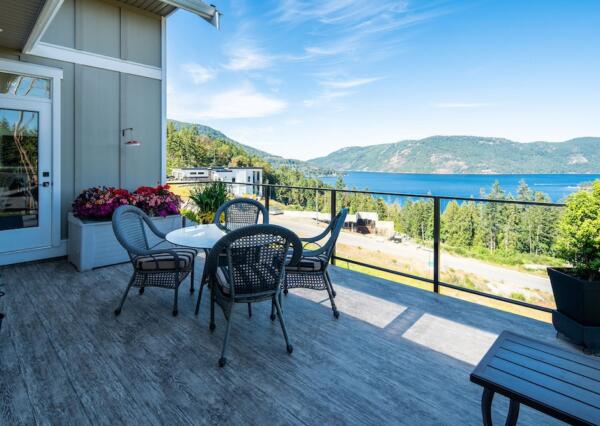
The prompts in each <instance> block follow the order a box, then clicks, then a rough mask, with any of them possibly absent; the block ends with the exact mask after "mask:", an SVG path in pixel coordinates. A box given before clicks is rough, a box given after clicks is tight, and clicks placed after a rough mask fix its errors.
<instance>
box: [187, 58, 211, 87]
mask: <svg viewBox="0 0 600 426" xmlns="http://www.w3.org/2000/svg"><path fill="white" fill-rule="evenodd" d="M183 70H184V71H185V72H187V73H188V74H190V75H191V77H192V81H193V82H194V83H195V84H202V83H206V82H207V81H210V80H212V79H214V78H215V77H216V75H217V73H216V71H214V70H212V69H209V68H206V67H203V66H202V65H199V64H194V63H190V64H184V65H183Z"/></svg>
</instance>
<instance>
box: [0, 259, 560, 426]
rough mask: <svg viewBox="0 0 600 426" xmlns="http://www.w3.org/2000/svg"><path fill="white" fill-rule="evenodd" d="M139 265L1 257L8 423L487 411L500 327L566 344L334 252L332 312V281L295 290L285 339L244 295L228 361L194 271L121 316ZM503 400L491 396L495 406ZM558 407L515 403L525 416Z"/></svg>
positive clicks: (263, 307)
mask: <svg viewBox="0 0 600 426" xmlns="http://www.w3.org/2000/svg"><path fill="white" fill-rule="evenodd" d="M201 268H202V258H201V257H200V258H199V262H198V272H199V271H200V270H201ZM130 272H131V268H130V266H129V265H127V264H126V265H117V266H112V267H107V268H101V269H98V270H95V271H90V272H84V273H78V272H76V271H75V269H74V268H73V267H72V266H71V265H70V264H68V263H67V262H66V260H55V261H49V262H39V263H29V264H22V265H13V266H9V267H4V268H2V271H1V273H2V280H3V282H4V283H5V284H6V286H5V290H6V293H7V295H6V297H4V298H3V299H2V300H1V301H0V303H2V306H0V310H2V311H4V312H5V313H6V314H7V317H6V319H5V321H4V324H3V326H2V330H1V331H0V424H6V425H13V424H61V425H62V424H77V425H82V424H107V425H108V424H151V425H153V424H169V425H174V424H261V425H264V424H334V425H335V424H340V425H341V424H372V425H380V424H398V425H404V424H405V425H417V424H418V425H429V424H431V425H434V424H435V425H438V424H448V425H478V424H481V416H480V396H481V389H480V388H479V387H478V386H476V385H473V384H471V383H470V382H469V373H470V372H471V371H472V369H473V368H474V365H475V364H476V363H477V362H478V360H479V359H480V358H481V356H482V355H483V354H484V353H485V351H486V350H487V348H488V347H489V346H490V345H491V343H492V342H493V340H494V338H495V336H497V335H498V334H499V333H500V332H501V331H502V330H505V329H506V330H511V331H514V332H516V333H521V334H525V335H528V336H532V337H536V338H539V339H543V340H547V341H552V342H555V343H557V344H559V345H562V346H565V347H568V345H566V344H565V343H564V342H562V341H559V340H556V338H555V334H554V331H553V329H552V327H551V326H550V325H548V324H545V323H541V322H538V321H535V320H531V319H528V318H524V317H520V316H516V315H511V314H508V313H504V312H500V311H496V310H493V309H489V308H486V307H483V306H479V305H475V304H471V303H468V302H464V301H461V300H457V299H453V298H449V297H445V296H440V295H435V294H432V293H429V292H425V291H421V290H418V289H415V288H412V287H407V286H403V285H399V284H395V283H391V282H388V281H385V280H381V279H376V278H372V277H368V276H366V275H362V274H359V273H357V272H352V271H347V270H343V269H338V268H335V267H333V268H332V278H333V281H334V285H335V286H336V290H337V292H338V296H337V298H336V301H337V303H338V306H339V308H340V311H341V317H340V319H339V320H335V319H334V318H333V316H332V315H331V310H330V309H329V302H328V300H327V295H326V293H325V292H310V291H302V290H296V291H294V292H293V293H291V294H290V295H289V296H288V297H286V298H285V302H284V303H285V305H284V306H285V313H286V321H287V325H288V330H289V332H290V335H291V338H292V343H293V345H294V353H293V354H292V355H288V354H287V353H286V351H285V343H284V340H283V336H282V334H281V330H280V329H279V325H278V324H277V323H272V322H271V321H270V320H269V318H268V317H269V314H270V306H269V305H268V304H266V303H264V304H258V305H255V307H254V315H253V317H252V318H251V319H249V318H248V317H247V313H246V309H245V307H244V306H243V305H240V306H239V307H238V309H237V312H235V313H234V324H233V328H232V333H231V336H230V338H231V340H230V353H229V357H228V358H229V363H228V365H227V366H226V367H225V368H224V369H220V368H218V366H217V360H218V358H219V354H220V350H221V344H222V338H223V333H224V325H225V322H224V318H223V316H222V315H221V313H220V311H217V315H216V318H217V329H216V330H215V332H214V333H213V334H211V333H210V332H209V330H208V303H207V301H208V300H207V299H208V298H205V300H204V301H203V305H202V308H201V312H200V316H199V317H195V316H194V314H193V309H194V303H195V295H194V296H190V295H189V293H188V292H187V288H188V284H187V283H184V284H183V286H184V287H182V291H181V295H180V307H179V316H178V317H176V318H174V317H172V316H171V302H172V292H170V291H167V290H162V289H147V290H146V293H145V294H144V295H139V294H138V293H137V292H136V291H132V292H131V293H130V295H129V298H128V300H127V301H126V303H125V306H124V308H123V313H122V314H121V316H119V317H117V318H115V317H114V316H113V314H112V312H113V310H114V308H115V307H116V305H117V304H118V301H119V298H120V296H121V294H122V292H123V290H124V288H125V286H126V284H127V280H128V278H129V275H130ZM198 276H199V274H198ZM506 409H507V404H506V401H504V400H503V398H501V397H497V401H495V413H494V414H495V416H496V419H497V421H502V422H503V416H504V414H505V413H506ZM554 423H555V422H554V421H553V420H551V419H549V418H547V417H546V416H544V415H542V414H539V413H536V412H534V411H533V410H530V409H528V408H526V407H524V408H523V409H522V413H521V416H520V424H532V425H541V424H554Z"/></svg>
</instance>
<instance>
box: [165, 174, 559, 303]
mask: <svg viewBox="0 0 600 426" xmlns="http://www.w3.org/2000/svg"><path fill="white" fill-rule="evenodd" d="M208 183H210V182H207V181H173V182H169V184H170V185H202V184H208ZM225 183H226V184H228V185H246V186H254V187H263V198H264V204H265V208H266V209H267V211H269V200H270V198H271V191H272V189H276V188H281V189H299V190H312V191H329V193H330V195H331V199H330V211H331V212H330V213H331V220H333V218H334V217H335V215H336V214H337V194H338V192H344V193H351V194H367V195H379V196H389V197H405V198H425V199H430V200H433V278H427V277H421V276H419V275H412V274H408V273H405V272H400V271H396V270H393V269H389V268H384V267H381V266H377V265H372V264H369V263H364V262H360V261H358V260H353V259H347V258H345V257H340V256H337V255H336V253H335V247H334V249H333V256H332V257H331V263H332V264H333V265H335V263H336V260H339V261H342V262H346V263H347V264H354V265H358V266H363V267H366V268H370V269H374V270H377V271H381V272H386V273H389V274H393V275H398V276H402V277H406V278H410V279H414V280H417V281H421V282H425V283H429V284H432V287H433V292H435V293H439V292H440V287H444V288H449V289H452V290H458V291H462V292H465V293H470V294H474V295H477V296H481V297H485V298H489V299H493V300H498V301H501V302H506V303H510V304H513V305H518V306H522V307H525V308H530V309H535V310H538V311H542V312H548V313H552V312H553V309H550V308H547V307H545V306H540V305H535V304H532V303H528V302H523V301H520V300H516V299H511V298H508V297H504V296H498V295H495V294H492V293H486V292H482V291H479V290H474V289H470V288H467V287H461V286H459V285H456V284H450V283H446V282H443V281H441V280H440V275H439V272H440V252H441V206H442V200H444V201H471V202H475V203H499V204H517V205H523V206H540V207H564V206H565V204H562V203H546V202H540V201H522V200H497V199H489V198H474V197H452V196H447V195H431V194H410V193H403V192H378V191H363V190H358V189H337V188H330V187H325V188H316V187H306V186H291V185H278V184H271V183H262V184H256V183H246V182H225Z"/></svg>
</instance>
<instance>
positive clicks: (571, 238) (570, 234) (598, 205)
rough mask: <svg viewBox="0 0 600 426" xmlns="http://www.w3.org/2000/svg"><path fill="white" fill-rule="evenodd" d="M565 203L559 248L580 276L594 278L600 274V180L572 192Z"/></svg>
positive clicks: (561, 220) (560, 226)
mask: <svg viewBox="0 0 600 426" xmlns="http://www.w3.org/2000/svg"><path fill="white" fill-rule="evenodd" d="M566 204H567V206H566V208H565V211H564V213H563V215H562V217H561V218H560V222H559V225H558V232H559V233H558V239H557V241H556V249H557V251H558V253H559V254H560V256H561V257H562V258H564V259H565V260H566V261H568V262H569V263H570V264H571V265H572V266H573V268H575V272H576V273H577V274H578V275H579V276H581V277H584V278H587V279H589V280H590V281H592V280H595V279H597V278H599V277H600V274H599V269H600V180H596V181H594V183H593V184H592V186H591V188H590V189H589V190H588V189H586V190H581V191H578V192H576V193H574V194H572V195H570V196H569V197H568V198H567V202H566Z"/></svg>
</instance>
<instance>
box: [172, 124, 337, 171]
mask: <svg viewBox="0 0 600 426" xmlns="http://www.w3.org/2000/svg"><path fill="white" fill-rule="evenodd" d="M169 127H170V129H171V133H173V130H174V131H181V130H184V129H192V132H193V133H194V134H195V135H198V136H206V137H207V138H205V139H203V141H204V142H206V141H216V142H217V143H218V144H219V145H223V144H227V145H228V146H231V147H235V148H238V149H240V150H241V151H243V152H244V153H245V154H246V155H247V156H249V157H254V158H259V159H261V160H263V161H265V162H268V163H269V164H271V165H272V166H273V167H275V168H278V167H287V168H290V169H297V170H300V171H302V172H304V173H305V174H309V175H311V176H315V175H323V174H329V173H331V170H329V169H328V168H323V167H319V166H315V165H313V164H310V163H308V162H306V161H301V160H294V159H289V158H283V157H280V156H278V155H273V154H270V153H268V152H265V151H261V150H260V149H256V148H253V147H251V146H248V145H244V144H242V143H239V142H237V141H235V140H233V139H231V138H230V137H228V136H226V135H225V134H223V133H222V132H220V131H218V130H215V129H213V128H212V127H209V126H205V125H202V124H193V123H184V122H182V121H177V120H169ZM217 160H219V159H218V158H217ZM202 165H207V164H202ZM219 165H227V163H223V164H219Z"/></svg>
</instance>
